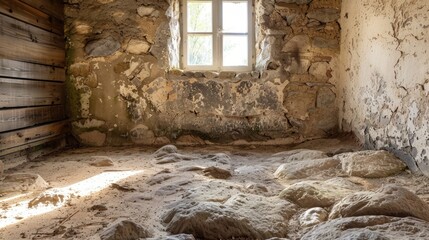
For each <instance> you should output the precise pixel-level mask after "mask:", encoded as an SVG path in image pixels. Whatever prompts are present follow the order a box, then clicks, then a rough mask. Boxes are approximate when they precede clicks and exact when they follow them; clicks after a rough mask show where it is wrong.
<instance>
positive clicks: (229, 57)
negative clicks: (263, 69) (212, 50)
mask: <svg viewBox="0 0 429 240" xmlns="http://www.w3.org/2000/svg"><path fill="white" fill-rule="evenodd" d="M248 51H249V48H248V38H247V36H234V35H233V36H228V35H225V36H223V65H224V66H226V67H228V66H247V65H248V63H249V56H248V55H249V54H248Z"/></svg>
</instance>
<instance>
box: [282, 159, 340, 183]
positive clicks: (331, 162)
mask: <svg viewBox="0 0 429 240" xmlns="http://www.w3.org/2000/svg"><path fill="white" fill-rule="evenodd" d="M339 170H340V161H339V160H338V159H334V158H323V159H315V160H305V161H297V162H288V163H284V164H282V165H280V166H279V167H278V168H277V170H276V172H275V173H274V176H275V177H276V178H281V179H302V178H307V177H310V176H316V175H321V174H325V175H334V174H335V173H336V172H337V171H339Z"/></svg>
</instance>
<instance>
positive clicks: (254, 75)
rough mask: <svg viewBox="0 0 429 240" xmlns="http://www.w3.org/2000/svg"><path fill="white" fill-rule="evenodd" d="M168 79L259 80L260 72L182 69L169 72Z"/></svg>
mask: <svg viewBox="0 0 429 240" xmlns="http://www.w3.org/2000/svg"><path fill="white" fill-rule="evenodd" d="M167 76H168V78H197V79H238V80H245V79H259V78H260V77H261V74H260V72H258V71H247V72H235V71H221V72H217V71H184V70H182V69H172V70H169V71H167Z"/></svg>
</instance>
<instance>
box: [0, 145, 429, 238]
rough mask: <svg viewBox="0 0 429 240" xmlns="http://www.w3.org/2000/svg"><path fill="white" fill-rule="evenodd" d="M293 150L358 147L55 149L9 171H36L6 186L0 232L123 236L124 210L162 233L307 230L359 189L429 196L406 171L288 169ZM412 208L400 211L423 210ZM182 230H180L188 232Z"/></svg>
mask: <svg viewBox="0 0 429 240" xmlns="http://www.w3.org/2000/svg"><path fill="white" fill-rule="evenodd" d="M294 149H313V150H318V151H308V152H304V155H306V154H307V157H308V156H313V157H311V158H312V159H334V158H335V156H334V158H332V156H333V155H336V154H341V153H343V152H350V151H358V150H360V148H359V146H357V145H356V144H355V143H354V142H353V141H352V140H349V139H325V140H314V141H310V142H307V143H304V144H301V145H298V146H293V147H291V146H270V147H269V146H241V147H240V146H198V147H178V149H175V147H174V146H167V147H166V148H163V149H161V151H156V150H157V148H152V147H115V148H79V149H70V150H66V151H62V152H59V153H56V154H52V155H50V156H46V157H43V158H40V159H38V160H37V161H34V162H29V163H26V164H24V165H21V166H19V167H17V168H14V169H10V170H8V171H7V172H6V174H12V175H13V174H16V173H28V174H30V176H32V177H33V178H32V181H30V182H25V180H22V181H23V184H22V186H12V187H11V190H5V189H6V187H4V188H3V191H2V192H3V194H2V196H1V197H0V205H1V210H0V239H8V240H9V239H65V238H66V239H67V238H68V239H100V237H101V238H104V239H120V238H108V237H105V236H103V234H105V232H103V231H105V229H106V228H108V227H109V226H111V225H112V223H114V222H115V221H116V220H117V219H126V220H129V221H131V222H133V223H135V224H136V225H137V226H141V227H142V229H144V232H145V233H142V234H143V235H145V234H146V235H147V236H145V237H148V236H151V237H154V238H159V239H165V237H166V236H168V235H170V234H179V233H182V232H183V233H193V234H194V235H195V237H196V238H201V239H204V238H208V239H216V238H223V239H225V238H235V239H237V238H240V237H241V238H246V239H262V238H270V237H283V238H285V239H286V238H288V239H299V238H302V236H303V235H304V234H305V233H306V232H308V231H310V230H311V229H313V226H314V225H316V226H317V224H319V223H323V222H324V221H326V220H327V218H328V214H329V212H330V211H334V210H335V209H334V210H333V207H332V205H333V204H334V203H338V202H339V201H340V200H341V199H342V198H343V197H345V196H348V195H351V194H353V193H354V192H361V191H371V192H376V191H377V189H379V188H380V187H382V186H384V185H386V184H394V185H395V186H399V187H405V188H406V189H409V190H410V191H411V192H413V193H415V194H417V195H418V196H419V197H420V198H421V199H423V201H425V202H426V203H428V201H429V186H427V180H426V178H424V177H422V176H416V175H413V174H411V173H410V172H409V171H408V170H405V171H402V172H400V173H399V174H397V175H396V174H395V175H391V176H387V177H383V178H372V177H371V178H366V177H357V176H352V175H353V174H347V173H345V172H344V171H345V170H344V169H341V166H339V168H338V166H335V167H332V166H330V165H329V164H330V163H329V161H328V162H327V161H324V160H323V161H324V162H322V163H321V165H315V166H313V167H315V168H316V171H314V169H313V171H307V170H308V168H307V170H303V171H301V170H296V169H295V170H296V171H292V172H290V169H293V166H292V165H288V167H287V169H286V172H284V171H283V172H282V171H281V168H282V165H283V164H285V162H287V163H288V164H293V162H294V161H293V160H294V159H292V161H291V158H290V156H291V155H293V154H296V153H298V155H299V154H302V153H303V151H302V150H294ZM291 150H292V151H291ZM320 151H321V152H320ZM320 154H322V156H316V155H320ZM304 158H306V157H304ZM295 160H296V161H302V160H303V159H295ZM326 164H328V165H329V166H328V165H326ZM334 165H335V163H334ZM337 165H338V164H337ZM325 167H326V169H325ZM343 167H344V166H343ZM333 169H334V170H333ZM319 170H320V171H319ZM31 174H33V175H31ZM34 174H38V175H40V176H41V178H42V179H36V178H37V177H34V176H35V175H34ZM6 176H7V175H6ZM36 176H37V175H36ZM18 178H19V176H18ZM43 180H44V181H46V182H44V181H43ZM3 181H5V180H4V179H3ZM18 181H20V180H18ZM326 181H328V182H329V181H331V183H333V184H332V185H329V184H328V185H326V184H325V185H324V186H333V187H332V189H333V190H334V192H333V193H332V194H331V195H334V196H331V198H329V196H328V197H325V198H324V199H320V198H319V199H316V200H314V199H306V197H305V196H304V197H303V196H301V197H297V193H296V192H293V189H296V188H299V184H300V183H303V182H304V183H306V184H310V185H311V184H316V185H315V186H316V188H318V187H317V186H318V185H317V184H320V182H322V185H323V184H324V182H326ZM344 181H347V182H346V183H345V182H344ZM337 183H340V184H339V185H338V184H337ZM297 184H298V185H297ZM341 184H343V185H344V186H340V185H341ZM350 184H352V185H353V184H354V185H353V186H350ZM3 186H8V187H10V186H9V185H3ZM338 186H339V187H338ZM347 186H349V187H347ZM354 186H355V187H354ZM322 187H323V186H322ZM337 187H338V188H337ZM0 188H1V186H0ZM25 189H27V191H24V190H25ZM285 189H289V190H285ZM17 190H20V191H19V192H16V191H17ZM335 191H337V192H335ZM291 192H292V194H291ZM298 195H299V194H298ZM304 195H305V194H304ZM310 195H311V194H310ZM328 195H329V194H328ZM294 197H295V199H294ZM316 198H317V197H316ZM319 205H320V206H319ZM339 207H341V206H339ZM334 208H335V207H334ZM308 209H310V211H308ZM258 211H259V212H258ZM341 213H342V214H343V213H344V212H341ZM193 214H194V215H193ZM195 214H196V215H195ZM198 214H202V215H204V216H203V217H202V218H201V216H199V217H198V216H197V215H198ZM211 214H214V215H216V216H211ZM223 214H224V215H226V216H221V217H220V218H219V219H218V221H216V219H215V218H216V217H219V215H223ZM407 214H408V215H407ZM407 214H405V215H404V216H394V217H406V216H411V217H418V216H414V215H413V213H408V212H407ZM331 215H332V212H331ZM360 215H365V214H360ZM374 215H379V214H374ZM382 215H388V214H382ZM417 215H418V214H417ZM355 216H359V214H357V215H355ZM193 217H195V218H194V219H193ZM223 217H225V218H223ZM329 217H330V216H329ZM350 217H352V216H350ZM209 218H210V221H213V222H212V223H211V224H212V225H211V226H205V225H204V223H202V222H204V221H205V220H204V219H206V220H207V219H209ZM247 218H249V219H247ZM251 218H252V219H251ZM422 218H424V217H422ZM228 221H231V222H228ZM208 222H209V221H208ZM216 224H217V225H222V224H229V225H230V226H217V225H216ZM319 225H320V224H319ZM198 227H202V228H205V230H204V229H198ZM222 227H223V228H224V229H222ZM210 228H213V229H210ZM221 231H222V232H223V233H220V232H221ZM228 231H229V232H228ZM169 232H170V233H169ZM216 234H217V235H216ZM234 234H237V235H234ZM143 235H141V236H140V237H142V236H143ZM310 235H311V234H310ZM181 237H182V238H181ZM181 237H178V238H176V239H186V238H187V237H189V236H181ZM310 237H311V236H310ZM130 239H132V238H130ZM142 239H143V237H142ZM308 239H311V238H308ZM314 239H317V236H316V237H315V238H314Z"/></svg>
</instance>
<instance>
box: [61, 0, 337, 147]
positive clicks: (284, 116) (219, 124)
mask: <svg viewBox="0 0 429 240" xmlns="http://www.w3.org/2000/svg"><path fill="white" fill-rule="evenodd" d="M253 5H254V21H253V24H254V25H255V39H256V42H255V57H254V58H255V62H254V69H253V71H251V72H246V73H234V72H220V73H217V72H186V71H182V70H180V24H181V23H180V18H181V13H180V4H179V1H176V0H165V1H155V0H121V1H119V0H97V1H94V0H68V1H67V4H66V10H65V14H66V29H65V31H66V36H67V49H68V52H67V57H68V59H67V60H68V79H67V86H68V87H67V90H68V99H69V104H68V106H69V113H70V117H71V119H72V131H73V134H74V136H76V138H77V139H78V140H79V141H80V142H81V143H82V144H84V145H95V146H102V145H124V144H166V143H171V142H174V143H177V144H180V143H184V144H192V143H193V144H206V143H209V142H218V143H236V144H248V143H251V144H253V143H259V144H287V143H294V142H301V141H304V140H306V139H312V138H320V137H325V136H329V135H330V134H333V133H335V132H336V131H337V129H338V124H337V123H338V115H337V105H336V103H335V101H336V88H335V84H336V81H337V79H338V72H336V71H334V69H336V68H337V67H336V65H337V62H338V61H337V57H338V54H339V37H340V27H339V24H338V22H337V20H338V18H339V16H340V7H341V2H340V1H339V0H265V1H262V0H256V1H254V2H253Z"/></svg>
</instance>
